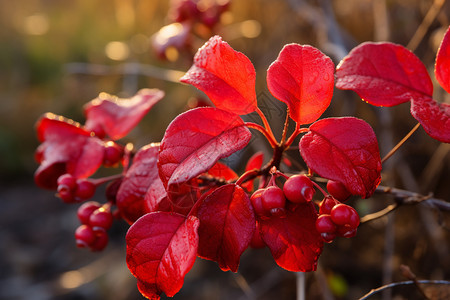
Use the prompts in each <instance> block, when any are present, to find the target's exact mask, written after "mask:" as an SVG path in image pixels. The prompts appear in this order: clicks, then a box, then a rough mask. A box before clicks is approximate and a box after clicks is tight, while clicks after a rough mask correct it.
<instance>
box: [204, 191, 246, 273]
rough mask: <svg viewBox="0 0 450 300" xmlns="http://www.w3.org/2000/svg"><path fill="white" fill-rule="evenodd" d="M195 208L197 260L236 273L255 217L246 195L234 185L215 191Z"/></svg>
mask: <svg viewBox="0 0 450 300" xmlns="http://www.w3.org/2000/svg"><path fill="white" fill-rule="evenodd" d="M199 201H201V202H200V203H199V205H198V208H197V210H196V215H197V217H198V218H199V220H200V227H199V228H198V234H199V239H200V240H199V247H198V255H199V256H200V257H203V258H206V259H210V260H213V261H217V263H218V264H219V266H220V268H221V269H222V270H223V271H228V270H231V271H233V272H236V271H237V269H238V266H239V259H240V257H241V255H242V253H243V252H244V251H245V249H247V247H248V245H249V244H250V241H251V239H252V237H253V232H254V231H255V214H254V212H253V208H252V205H251V203H250V199H249V197H248V195H247V194H246V192H245V191H244V190H243V189H242V188H241V187H239V186H237V185H235V184H227V185H224V186H221V187H219V188H217V189H215V190H214V191H213V192H212V193H211V194H209V195H207V196H206V197H205V198H202V200H199Z"/></svg>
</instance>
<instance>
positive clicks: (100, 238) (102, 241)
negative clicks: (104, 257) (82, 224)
mask: <svg viewBox="0 0 450 300" xmlns="http://www.w3.org/2000/svg"><path fill="white" fill-rule="evenodd" d="M108 240H109V237H108V233H106V231H97V232H96V239H95V241H94V243H92V244H91V245H90V248H91V250H92V251H101V250H103V249H105V247H106V245H108Z"/></svg>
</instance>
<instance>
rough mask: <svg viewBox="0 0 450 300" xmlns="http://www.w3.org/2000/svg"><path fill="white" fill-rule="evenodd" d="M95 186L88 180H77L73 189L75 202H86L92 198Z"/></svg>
mask: <svg viewBox="0 0 450 300" xmlns="http://www.w3.org/2000/svg"><path fill="white" fill-rule="evenodd" d="M95 189H96V186H95V184H94V183H93V182H92V181H89V180H88V179H84V178H83V179H78V180H77V187H76V189H75V198H76V199H77V200H86V199H89V198H92V196H94V194H95Z"/></svg>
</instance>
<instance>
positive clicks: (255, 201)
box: [250, 189, 267, 216]
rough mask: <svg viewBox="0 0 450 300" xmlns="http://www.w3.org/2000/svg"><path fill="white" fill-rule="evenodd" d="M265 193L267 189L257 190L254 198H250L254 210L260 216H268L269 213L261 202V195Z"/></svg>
mask: <svg viewBox="0 0 450 300" xmlns="http://www.w3.org/2000/svg"><path fill="white" fill-rule="evenodd" d="M264 191H265V189H259V190H256V191H255V192H254V193H253V194H252V196H251V197H250V202H251V203H252V206H253V209H254V210H255V213H256V214H257V215H258V216H265V215H267V211H266V210H265V209H264V207H263V205H262V202H261V194H262V193H263V192H264Z"/></svg>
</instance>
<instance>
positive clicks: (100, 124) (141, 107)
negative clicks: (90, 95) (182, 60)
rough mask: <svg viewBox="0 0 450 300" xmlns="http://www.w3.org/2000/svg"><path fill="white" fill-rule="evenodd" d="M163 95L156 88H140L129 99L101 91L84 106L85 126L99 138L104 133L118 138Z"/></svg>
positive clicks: (136, 122)
mask: <svg viewBox="0 0 450 300" xmlns="http://www.w3.org/2000/svg"><path fill="white" fill-rule="evenodd" d="M163 97H164V92H163V91H160V90H157V89H142V90H140V91H139V92H138V93H137V94H136V95H135V96H133V97H131V98H129V99H121V98H118V97H116V96H112V95H109V94H106V93H101V94H100V95H99V96H98V97H97V98H96V99H94V100H92V101H91V102H89V103H87V104H86V105H85V106H84V113H85V115H86V118H87V120H86V124H85V126H86V128H88V129H89V130H92V131H94V132H95V133H96V134H97V135H98V136H99V137H100V138H103V137H104V135H105V134H106V135H108V136H109V137H110V138H111V139H113V140H118V139H120V138H122V137H124V136H126V135H127V134H128V133H129V132H130V131H131V130H132V129H133V128H134V127H135V126H136V125H137V124H138V123H139V121H140V120H141V119H142V118H143V117H144V116H145V114H146V113H147V112H148V111H149V110H150V109H151V108H152V107H153V105H155V104H156V103H157V102H158V101H159V100H161V99H162V98H163Z"/></svg>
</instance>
